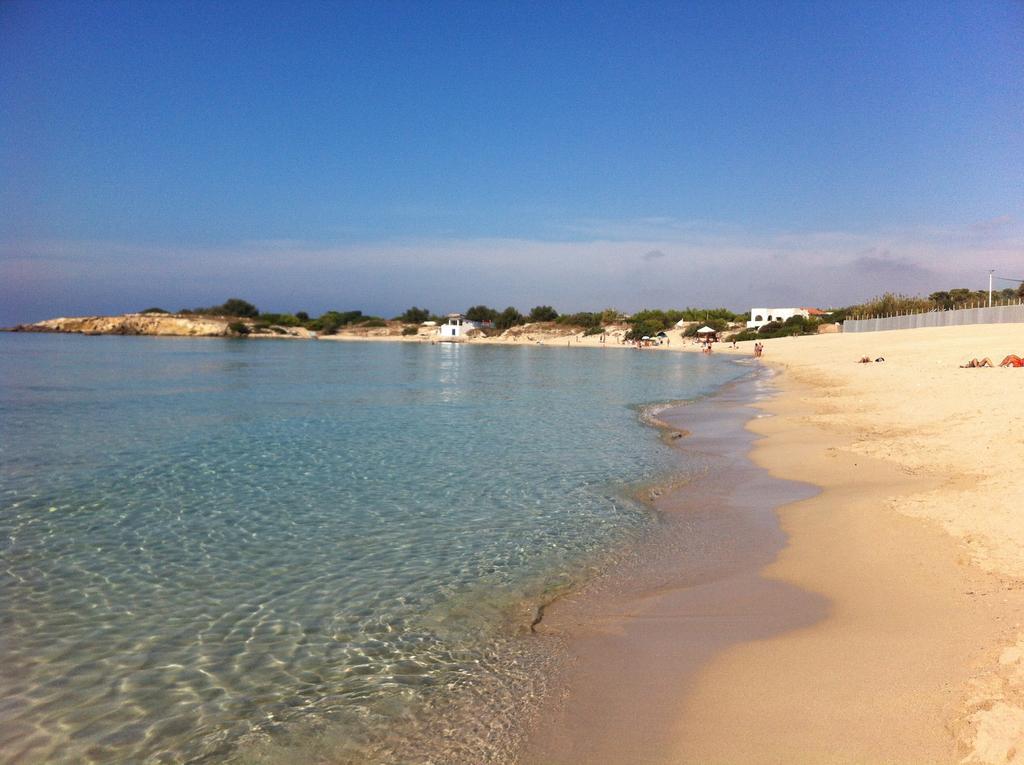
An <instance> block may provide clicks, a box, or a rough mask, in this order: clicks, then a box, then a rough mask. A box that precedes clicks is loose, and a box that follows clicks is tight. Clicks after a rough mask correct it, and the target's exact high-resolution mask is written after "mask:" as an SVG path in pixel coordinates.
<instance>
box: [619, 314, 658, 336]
mask: <svg viewBox="0 0 1024 765" xmlns="http://www.w3.org/2000/svg"><path fill="white" fill-rule="evenodd" d="M662 329H663V327H662V326H661V320H660V319H657V318H649V319H646V320H644V321H640V322H637V323H635V324H634V325H633V327H632V328H631V329H630V330H629V332H627V333H626V339H627V340H640V339H641V338H643V337H645V336H646V337H655V336H656V335H657V334H658V333H659V332H661V331H662Z"/></svg>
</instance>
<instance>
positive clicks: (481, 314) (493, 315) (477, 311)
mask: <svg viewBox="0 0 1024 765" xmlns="http://www.w3.org/2000/svg"><path fill="white" fill-rule="evenodd" d="M466 318H467V319H469V320H470V321H495V320H496V319H497V318H498V312H497V311H495V310H494V309H493V308H488V307H487V306H485V305H475V306H473V307H472V308H469V309H468V310H467V311H466Z"/></svg>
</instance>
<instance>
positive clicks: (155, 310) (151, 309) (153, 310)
mask: <svg viewBox="0 0 1024 765" xmlns="http://www.w3.org/2000/svg"><path fill="white" fill-rule="evenodd" d="M139 313H170V311H165V310H164V309H163V308H147V309H146V310H145V311H139Z"/></svg>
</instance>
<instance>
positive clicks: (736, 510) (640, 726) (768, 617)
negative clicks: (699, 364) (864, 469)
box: [522, 380, 828, 765]
mask: <svg viewBox="0 0 1024 765" xmlns="http://www.w3.org/2000/svg"><path fill="white" fill-rule="evenodd" d="M760 384H761V383H759V382H758V381H755V380H747V381H744V382H742V383H739V384H736V385H733V386H730V387H729V388H727V389H726V390H724V391H722V392H720V393H719V394H718V395H716V396H714V397H712V398H711V399H706V400H702V401H700V402H696V403H693V404H690V405H686V406H682V407H677V408H674V409H670V410H667V411H664V412H662V413H660V415H659V418H660V419H661V420H663V421H664V422H665V424H666V425H668V426H669V427H670V428H674V429H685V430H687V431H689V432H690V433H691V435H690V436H688V437H686V438H681V439H678V440H676V441H674V445H675V446H676V447H677V448H679V449H681V450H682V451H684V452H686V458H687V460H686V461H687V463H688V464H689V463H696V464H697V465H699V466H700V469H698V470H697V471H696V473H697V474H695V475H691V476H690V480H689V482H688V483H686V484H685V485H682V486H678V487H676V488H674V489H672V490H671V491H668V492H667V493H665V494H663V495H662V496H660V497H658V498H657V499H656V500H655V503H654V504H655V507H656V508H657V509H658V511H660V512H661V513H662V518H663V525H664V528H663V531H662V533H661V534H659V535H658V539H657V540H654V541H653V542H652V545H651V547H650V549H648V550H643V551H641V558H642V559H641V560H639V561H638V562H637V564H636V565H635V566H633V567H632V568H631V570H625V571H620V572H617V574H616V576H615V577H614V578H613V579H612V580H610V581H605V582H603V583H601V585H600V586H598V587H596V588H588V589H584V590H583V591H582V592H580V593H578V594H577V595H575V596H574V597H572V598H569V599H567V600H565V601H560V602H557V603H555V604H554V605H553V606H552V607H550V608H549V609H548V612H547V614H546V616H545V619H544V621H543V623H542V625H541V627H540V631H541V634H542V635H550V636H557V637H558V638H560V639H565V640H566V641H567V645H568V651H569V654H570V656H571V657H572V659H571V660H572V665H571V667H570V669H569V670H568V671H567V673H566V677H565V689H564V690H565V692H564V694H563V695H562V697H561V699H560V700H559V701H558V702H557V703H556V704H554V705H552V708H550V709H548V710H545V711H544V713H543V714H542V715H541V717H542V718H543V719H544V720H545V721H546V722H545V723H544V724H543V725H542V726H541V728H540V729H539V730H538V731H536V733H535V735H534V736H533V737H532V739H531V741H530V744H529V747H528V749H527V752H526V754H525V755H524V756H523V758H522V761H523V762H524V763H535V764H536V765H541V764H542V763H543V764H545V765H554V764H555V763H565V764H569V763H581V764H582V763H622V764H623V765H626V764H628V763H656V762H662V761H665V755H666V753H668V752H671V751H673V749H674V747H675V746H676V736H677V730H676V728H677V723H678V720H679V719H680V717H681V716H682V714H683V710H684V703H685V700H686V698H687V694H688V692H689V691H690V690H691V689H692V687H693V686H694V684H695V683H696V681H697V679H698V675H699V672H700V670H701V668H702V667H703V666H705V665H706V663H707V662H708V661H709V660H710V659H711V658H712V657H713V656H715V655H717V654H719V653H721V652H722V651H724V650H725V649H726V648H728V647H729V646H731V645H735V644H739V643H745V642H747V641H751V640H759V639H764V638H766V637H769V636H771V635H775V634H778V633H782V632H786V631H789V630H794V629H798V628H800V627H803V626H806V625H810V624H814V623H816V622H818V621H820V620H821V619H822V618H824V616H825V615H826V613H827V611H828V603H827V601H826V600H825V599H824V598H822V597H820V596H818V595H815V594H814V593H811V592H808V591H805V590H802V589H800V588H798V587H796V586H793V585H791V584H788V583H784V582H780V581H777V580H773V579H768V578H765V577H763V576H762V575H761V574H760V570H761V569H762V568H763V567H764V566H766V565H768V564H769V563H770V562H771V561H772V560H774V559H775V558H776V556H777V555H778V554H779V552H780V550H781V549H782V548H783V546H784V545H785V542H786V537H785V535H784V534H783V533H782V531H781V529H780V528H779V525H778V522H777V518H776V516H775V513H774V508H776V507H778V506H779V505H782V504H784V503H786V502H792V501H795V500H798V499H800V498H805V497H809V496H811V495H813V494H814V493H815V491H816V490H815V489H814V488H813V487H810V486H808V485H805V484H800V483H795V482H792V481H785V480H780V479H777V478H772V477H771V476H770V475H769V474H768V472H767V471H766V470H764V469H763V468H760V467H758V466H756V465H754V464H753V463H752V462H751V461H750V460H749V459H748V458H747V456H746V454H747V452H748V451H749V449H750V447H751V444H752V441H753V435H752V434H751V433H750V432H749V431H747V430H745V428H744V425H745V423H746V422H747V421H748V420H749V418H750V417H751V416H752V414H753V412H752V410H751V409H750V408H749V407H748V406H747V404H748V403H749V401H750V400H751V399H752V398H753V397H754V396H755V395H757V393H758V390H759V386H760Z"/></svg>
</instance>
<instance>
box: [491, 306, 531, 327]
mask: <svg viewBox="0 0 1024 765" xmlns="http://www.w3.org/2000/svg"><path fill="white" fill-rule="evenodd" d="M525 322H526V320H525V319H524V318H523V315H522V314H521V313H519V311H518V310H516V308H515V307H513V306H509V307H508V308H506V309H505V310H504V311H502V312H501V313H500V314H498V318H497V319H495V320H494V327H495V328H496V329H501V330H506V329H509V328H510V327H517V326H519V325H520V324H524V323H525Z"/></svg>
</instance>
